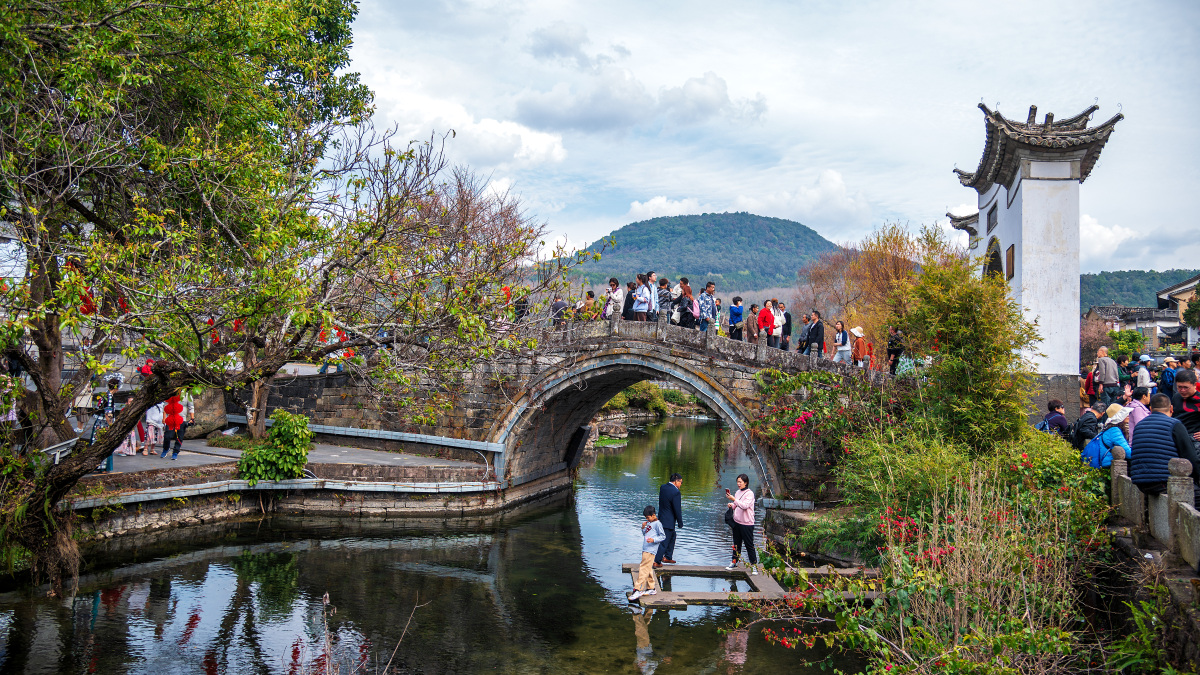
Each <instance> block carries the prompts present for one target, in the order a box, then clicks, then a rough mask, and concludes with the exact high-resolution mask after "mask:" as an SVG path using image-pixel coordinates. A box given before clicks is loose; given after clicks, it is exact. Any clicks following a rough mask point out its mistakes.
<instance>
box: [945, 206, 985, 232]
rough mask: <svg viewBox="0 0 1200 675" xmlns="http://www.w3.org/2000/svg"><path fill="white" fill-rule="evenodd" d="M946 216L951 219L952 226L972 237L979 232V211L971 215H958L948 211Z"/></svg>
mask: <svg viewBox="0 0 1200 675" xmlns="http://www.w3.org/2000/svg"><path fill="white" fill-rule="evenodd" d="M946 217H947V218H949V219H950V227H953V228H954V229H956V230H962V231H963V232H966V233H967V234H969V235H970V236H972V237H974V236H977V235H978V234H979V212H978V211H976V212H975V213H972V214H971V215H969V216H956V215H954V214H953V213H947V214H946Z"/></svg>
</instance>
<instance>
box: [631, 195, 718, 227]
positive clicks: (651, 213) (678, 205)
mask: <svg viewBox="0 0 1200 675" xmlns="http://www.w3.org/2000/svg"><path fill="white" fill-rule="evenodd" d="M708 210H710V209H708V208H705V207H702V206H701V205H700V202H699V200H697V199H695V198H694V197H688V198H686V199H678V200H676V199H667V198H666V197H664V196H662V195H659V196H657V197H652V198H650V199H647V200H646V201H644V202H638V201H635V202H633V203H631V204H630V205H629V212H628V213H627V214H625V217H626V218H627V219H628V221H629V222H631V223H633V222H637V221H639V220H649V219H651V218H661V217H663V216H682V215H686V214H694V213H705V212H707V211H708Z"/></svg>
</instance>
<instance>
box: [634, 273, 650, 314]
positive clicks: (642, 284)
mask: <svg viewBox="0 0 1200 675" xmlns="http://www.w3.org/2000/svg"><path fill="white" fill-rule="evenodd" d="M632 290H633V320H634V321H645V320H646V317H647V315H648V314H649V313H650V307H651V306H652V303H653V302H654V300H653V298H652V297H651V296H652V295H653V293H651V292H650V286H649V285H648V283H647V282H646V275H645V274H639V275H637V284H635V285H634V287H633V289H632Z"/></svg>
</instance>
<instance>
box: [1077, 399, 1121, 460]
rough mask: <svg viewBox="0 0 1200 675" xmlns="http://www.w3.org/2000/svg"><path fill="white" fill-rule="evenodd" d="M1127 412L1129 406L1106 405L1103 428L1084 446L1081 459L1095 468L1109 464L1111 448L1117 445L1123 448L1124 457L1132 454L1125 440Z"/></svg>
mask: <svg viewBox="0 0 1200 675" xmlns="http://www.w3.org/2000/svg"><path fill="white" fill-rule="evenodd" d="M1129 412H1130V409H1129V408H1123V407H1121V404H1119V403H1113V404H1111V405H1109V406H1108V410H1106V411H1105V417H1107V418H1108V419H1107V420H1105V422H1104V429H1103V430H1102V431H1101V432H1100V433H1099V434H1096V437H1095V438H1093V439H1092V440H1090V441H1088V444H1087V445H1086V446H1084V448H1083V452H1082V453H1081V456H1082V458H1083V461H1085V462H1087V463H1088V464H1090V465H1091V466H1093V467H1095V468H1103V467H1107V466H1111V465H1112V449H1113V448H1115V447H1118V446H1120V447H1122V448H1124V449H1125V456H1126V457H1132V456H1133V451H1132V450H1131V449H1130V447H1129V441H1127V440H1125V428H1126V426H1127V424H1126V418H1128V417H1129Z"/></svg>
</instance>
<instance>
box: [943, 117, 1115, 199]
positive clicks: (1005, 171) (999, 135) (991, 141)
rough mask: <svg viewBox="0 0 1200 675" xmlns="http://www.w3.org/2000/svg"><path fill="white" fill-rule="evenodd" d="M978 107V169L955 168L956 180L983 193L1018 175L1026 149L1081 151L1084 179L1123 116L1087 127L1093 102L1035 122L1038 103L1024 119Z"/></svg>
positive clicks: (1080, 173) (1049, 151) (1038, 151)
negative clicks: (1060, 117)
mask: <svg viewBox="0 0 1200 675" xmlns="http://www.w3.org/2000/svg"><path fill="white" fill-rule="evenodd" d="M978 107H979V109H980V110H982V111H983V117H984V134H985V136H984V145H983V155H982V156H981V157H980V159H979V168H978V169H976V170H975V171H973V172H968V171H963V170H961V169H958V168H956V169H954V173H955V174H957V175H958V180H959V182H960V183H962V184H963V185H964V186H966V187H971V188H975V190H976V191H977V192H980V193H983V192H986V191H987V190H988V189H989V188H990V187H991V186H992V185H993V184H1000V185H1004V186H1005V187H1010V186H1011V185H1012V181H1013V179H1014V178H1015V177H1016V175H1017V166H1016V164H1017V161H1016V160H1017V157H1016V155H1017V151H1019V150H1026V151H1032V152H1035V153H1055V152H1072V153H1074V152H1082V153H1083V156H1082V157H1079V156H1077V155H1076V156H1075V158H1076V159H1079V161H1080V166H1079V181H1080V182H1081V183H1082V182H1083V181H1085V180H1087V177H1088V175H1089V174H1090V173H1091V170H1092V167H1093V166H1095V164H1096V161H1097V160H1098V159H1099V158H1100V151H1101V150H1102V149H1103V148H1104V144H1105V143H1107V142H1108V137H1109V136H1110V135H1111V134H1112V132H1113V130H1114V129H1115V127H1116V124H1117V122H1120V121H1121V120H1123V119H1125V116H1124V115H1123V114H1121V113H1117V114H1116V115H1114V116H1112V117H1111V118H1109V119H1108V120H1107V121H1106V122H1104V123H1103V124H1100V125H1097V126H1095V127H1088V126H1087V122H1088V120H1090V119H1091V116H1092V114H1093V113H1095V112H1096V110H1098V109H1099V106H1096V105H1093V106H1090V107H1088V108H1087V109H1086V110H1084V111H1083V112H1081V113H1080V114H1078V115H1075V116H1073V117H1070V118H1067V119H1065V120H1060V121H1058V122H1056V121H1055V120H1054V113H1046V117H1045V121H1044V122H1043V123H1042V124H1037V123H1036V122H1035V120H1036V117H1037V106H1030V107H1029V117H1028V118H1027V119H1026V121H1025V122H1017V121H1014V120H1010V119H1008V118H1006V117H1004V115H1002V114H1001V113H1000V111H999V110H991V109H990V108H988V107H987V105H986V104H984V103H980V104H979V106H978Z"/></svg>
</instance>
